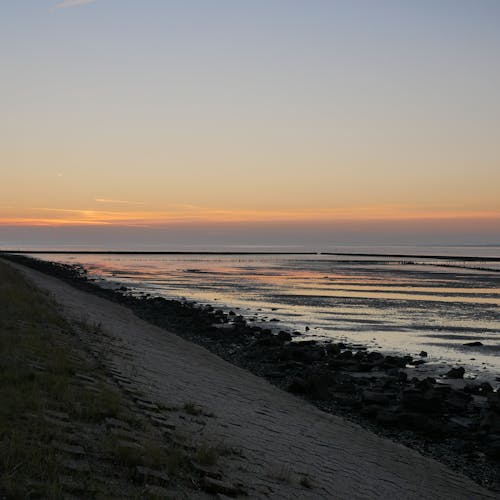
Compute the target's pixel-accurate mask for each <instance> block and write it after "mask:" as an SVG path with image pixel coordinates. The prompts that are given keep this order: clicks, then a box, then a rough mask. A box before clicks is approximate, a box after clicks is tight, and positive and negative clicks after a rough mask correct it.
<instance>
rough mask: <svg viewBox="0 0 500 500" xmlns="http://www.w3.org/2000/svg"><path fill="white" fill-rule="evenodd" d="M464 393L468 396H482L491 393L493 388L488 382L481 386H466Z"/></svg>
mask: <svg viewBox="0 0 500 500" xmlns="http://www.w3.org/2000/svg"><path fill="white" fill-rule="evenodd" d="M464 391H465V392H467V393H468V394H475V395H484V394H488V393H490V392H493V387H492V386H491V384H490V383H488V382H482V383H481V384H467V385H466V386H465V388H464Z"/></svg>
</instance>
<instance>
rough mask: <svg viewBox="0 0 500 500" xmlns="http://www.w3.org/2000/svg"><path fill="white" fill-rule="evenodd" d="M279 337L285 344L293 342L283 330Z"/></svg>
mask: <svg viewBox="0 0 500 500" xmlns="http://www.w3.org/2000/svg"><path fill="white" fill-rule="evenodd" d="M277 337H278V338H279V339H280V340H282V341H283V342H289V341H291V340H292V336H291V335H290V334H289V333H288V332H285V331H283V330H281V331H280V332H279V333H278V335H277Z"/></svg>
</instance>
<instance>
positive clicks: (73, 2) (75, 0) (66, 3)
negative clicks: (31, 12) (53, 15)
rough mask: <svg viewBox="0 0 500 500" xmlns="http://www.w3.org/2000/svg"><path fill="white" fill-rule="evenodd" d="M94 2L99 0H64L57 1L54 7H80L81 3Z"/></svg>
mask: <svg viewBox="0 0 500 500" xmlns="http://www.w3.org/2000/svg"><path fill="white" fill-rule="evenodd" d="M94 2H97V0H63V1H62V2H59V3H57V4H56V5H55V6H54V7H55V8H56V9H65V8H66V7H78V6H79V5H85V4H87V3H94Z"/></svg>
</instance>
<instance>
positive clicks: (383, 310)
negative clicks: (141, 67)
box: [43, 254, 500, 378]
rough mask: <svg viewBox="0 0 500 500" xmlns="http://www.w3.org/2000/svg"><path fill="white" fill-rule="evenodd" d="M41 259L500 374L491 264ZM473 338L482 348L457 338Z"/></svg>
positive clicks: (256, 317) (286, 324)
mask: <svg viewBox="0 0 500 500" xmlns="http://www.w3.org/2000/svg"><path fill="white" fill-rule="evenodd" d="M43 258H44V259H47V260H53V261H59V262H67V263H79V264H82V265H83V266H85V267H86V269H87V270H88V271H89V274H90V275H91V276H94V277H98V278H104V279H106V280H109V281H110V282H112V283H114V284H118V285H120V286H121V285H125V286H127V287H130V288H131V289H132V290H133V291H134V292H135V293H150V294H152V295H160V296H165V297H171V298H186V299H188V300H193V301H196V302H198V303H202V304H205V303H209V304H212V305H214V306H216V307H219V308H222V309H236V308H239V311H238V312H239V313H240V314H243V315H244V316H245V317H246V318H247V319H249V321H251V322H252V323H253V324H258V325H262V324H264V325H267V326H268V327H269V328H273V329H282V328H288V329H292V330H296V331H299V332H302V333H303V334H304V336H305V335H307V338H335V339H346V340H349V341H354V342H359V343H365V344H368V345H369V346H370V347H371V348H374V349H377V348H382V349H384V350H386V351H397V352H407V353H410V354H412V355H416V354H418V353H419V352H420V351H421V350H426V351H428V352H429V360H430V361H431V362H440V361H442V360H445V361H448V362H454V363H461V364H463V365H466V366H468V367H469V369H470V370H471V372H472V373H473V376H476V375H479V378H481V374H482V373H487V374H488V376H489V377H491V376H492V375H498V374H500V356H498V354H500V313H499V311H500V308H499V306H500V273H498V272H494V271H478V270H475V269H463V268H459V267H448V266H449V265H450V262H446V264H447V266H441V265H435V264H436V263H435V262H431V264H432V265H429V261H428V262H427V263H426V262H425V260H424V259H419V260H420V261H421V263H419V264H418V265H414V264H413V265H409V264H407V263H401V262H398V259H379V258H377V259H371V260H370V259H358V258H356V259H347V258H338V257H333V256H320V255H310V256H296V255H295V256H294V255H288V256H287V255H280V256H276V255H275V256H262V255H253V256H252V255H239V256H234V255H228V256H224V255H82V254H80V255H56V254H51V255H44V256H43ZM438 264H439V263H438ZM451 264H453V263H451ZM456 264H457V265H458V264H459V263H456ZM460 264H461V263H460ZM479 264H480V263H479ZM471 266H476V267H477V266H478V263H471ZM492 267H495V263H494V264H493V265H492ZM271 320H272V321H271ZM306 326H307V327H309V328H310V330H309V331H307V333H306ZM476 340H479V341H481V342H483V344H484V346H482V347H464V346H463V344H464V343H466V342H472V341H476ZM471 358H474V359H471Z"/></svg>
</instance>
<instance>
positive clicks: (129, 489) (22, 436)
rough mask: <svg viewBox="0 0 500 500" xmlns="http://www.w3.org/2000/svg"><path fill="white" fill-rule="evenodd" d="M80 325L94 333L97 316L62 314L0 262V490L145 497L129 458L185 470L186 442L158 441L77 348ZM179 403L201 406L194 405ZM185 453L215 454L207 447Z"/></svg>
mask: <svg viewBox="0 0 500 500" xmlns="http://www.w3.org/2000/svg"><path fill="white" fill-rule="evenodd" d="M76 328H79V330H76ZM82 329H86V331H87V332H90V333H91V334H99V335H101V334H102V329H101V325H86V324H84V322H82V323H81V324H79V325H75V326H73V325H71V324H69V323H68V322H67V321H66V320H65V319H64V318H63V317H62V316H61V315H60V314H59V313H58V311H57V306H56V304H55V303H54V302H53V301H52V300H51V299H50V297H48V296H47V295H46V294H44V293H43V292H41V291H39V290H37V289H36V288H34V287H33V286H32V285H31V284H30V283H29V282H27V280H25V279H24V278H23V276H22V275H21V274H20V273H18V272H17V271H15V270H14V269H12V268H11V267H10V266H8V265H6V264H4V263H2V262H0V380H1V384H0V498H3V497H6V498H9V499H17V498H19V499H24V498H48V499H60V498H65V497H67V496H68V491H69V492H74V493H76V494H78V493H80V494H83V495H84V496H85V497H86V498H87V497H92V498H108V497H110V496H113V495H114V496H117V497H122V498H150V497H151V498H152V496H151V494H149V493H148V492H147V491H146V486H147V485H146V483H145V479H144V478H143V477H141V476H140V475H139V476H138V475H137V469H138V466H139V467H147V468H149V469H151V470H154V471H158V472H160V473H165V474H168V475H175V474H178V473H181V472H182V474H181V475H182V476H183V477H188V478H189V477H190V474H191V473H192V471H190V470H189V463H190V457H189V456H187V455H186V453H185V451H184V450H182V449H181V448H179V447H178V446H176V445H175V444H172V445H164V444H163V443H162V440H161V437H160V436H161V433H160V434H159V433H158V432H159V431H157V430H156V429H155V428H153V427H152V426H151V424H149V422H148V421H147V419H146V418H145V417H144V416H143V415H141V413H140V412H138V411H137V409H136V408H135V407H134V406H133V402H132V401H131V400H129V399H127V397H126V396H124V395H123V394H122V393H121V392H120V391H119V390H118V389H117V388H116V386H115V385H114V384H113V383H111V382H110V380H109V377H108V378H107V375H106V374H105V372H104V370H102V368H101V367H100V366H99V363H100V360H99V359H94V358H90V356H88V355H87V356H86V353H85V350H84V349H83V347H82V345H81V341H80V340H79V338H78V336H77V332H81V331H82ZM185 409H186V412H188V413H190V414H192V415H200V413H199V411H198V407H196V406H195V405H192V404H191V405H189V404H188V405H186V408H185ZM110 418H111V419H117V421H119V422H123V423H125V425H128V426H129V427H130V429H131V432H129V434H132V435H133V437H132V438H131V440H130V441H128V442H127V440H126V438H122V437H121V436H120V435H118V434H117V433H113V432H109V431H108V430H106V429H107V427H106V422H107V420H109V419H110ZM129 437H130V436H129ZM135 438H137V439H135ZM58 443H59V444H58ZM61 443H62V446H63V450H62V451H63V452H61ZM84 448H85V451H84ZM80 450H81V452H82V454H85V455H86V456H83V457H82V456H78V457H76V458H77V459H78V460H77V459H75V457H73V456H72V455H71V453H73V452H74V453H76V454H78V453H80ZM193 454H197V455H199V458H200V459H202V460H201V461H204V462H205V463H207V462H209V463H214V462H215V461H216V451H215V449H214V450H211V449H209V448H205V447H204V448H203V449H201V450H199V451H198V452H196V451H195V452H193ZM87 455H88V456H87ZM191 458H193V457H191ZM75 462H76V465H75ZM89 465H90V467H89ZM68 466H70V467H73V470H69V471H68ZM75 467H76V468H75ZM191 475H192V474H191ZM108 478H120V479H117V480H116V481H118V483H113V480H108ZM120 481H121V482H120ZM156 484H159V483H156ZM189 484H190V486H191V487H193V484H195V481H193V479H189ZM162 486H163V484H162ZM153 497H154V495H153Z"/></svg>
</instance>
